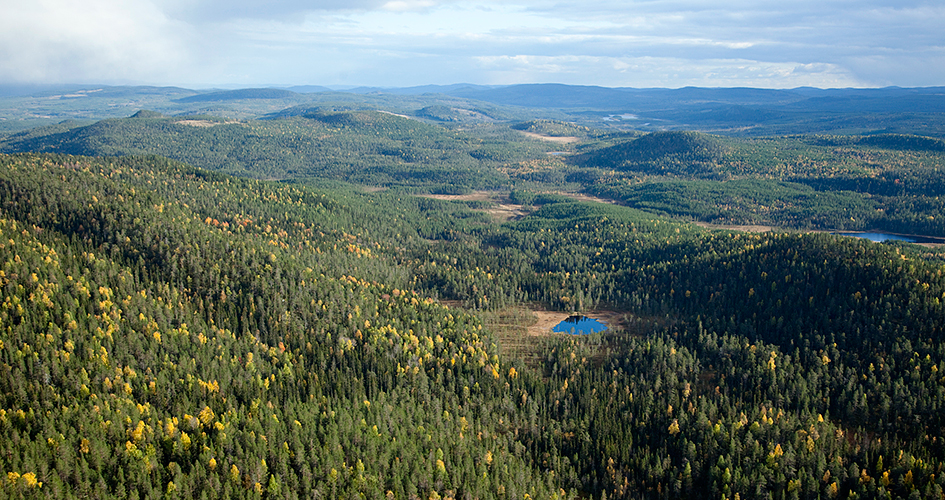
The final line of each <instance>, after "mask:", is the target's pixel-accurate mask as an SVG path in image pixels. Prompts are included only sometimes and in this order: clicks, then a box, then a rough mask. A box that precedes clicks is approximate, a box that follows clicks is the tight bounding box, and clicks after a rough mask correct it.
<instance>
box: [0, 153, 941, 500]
mask: <svg viewBox="0 0 945 500" xmlns="http://www.w3.org/2000/svg"><path fill="white" fill-rule="evenodd" d="M531 201H532V202H533V203H534V204H535V205H536V209H535V211H534V212H533V213H531V215H529V216H527V217H524V218H522V219H521V220H518V221H515V222H512V223H509V224H503V225H500V224H496V223H494V222H493V221H492V220H491V218H490V217H489V216H488V215H487V214H485V213H483V212H481V211H479V210H478V209H480V208H482V207H481V206H479V205H476V204H470V203H451V202H443V201H438V200H430V199H419V198H415V197H411V196H408V195H406V194H405V193H404V192H403V191H398V190H396V189H391V190H388V191H385V192H378V193H373V194H367V193H364V192H361V191H358V190H356V189H354V188H351V187H350V186H345V185H342V184H337V185H334V186H332V188H331V189H325V188H312V187H308V186H306V185H303V184H280V183H271V182H265V181H259V180H250V179H241V178H235V177H230V176H227V175H224V174H220V173H214V172H209V171H206V170H201V169H197V168H194V167H190V166H187V165H184V164H180V163H177V162H175V161H172V160H167V159H164V158H159V157H152V156H148V157H136V156H128V157H122V158H91V157H78V156H65V155H61V156H60V155H33V154H29V155H12V156H0V232H2V238H0V262H3V264H2V268H0V288H2V290H3V297H2V306H0V325H2V327H3V328H2V329H0V435H2V438H0V472H2V473H4V474H5V475H6V476H5V478H4V482H3V485H2V486H0V488H2V490H0V491H2V492H3V496H8V497H24V498H42V497H50V498H79V497H82V498H88V497H94V498H129V497H131V498H157V497H175V496H176V497H181V498H223V497H227V498H228V497H241V498H242V497H245V498H260V497H265V498H308V497H324V498H348V497H358V496H361V497H364V498H497V499H498V498H518V499H522V498H579V497H582V498H583V497H592V498H604V497H606V498H641V497H647V498H649V497H653V498H666V497H693V498H695V497H699V498H703V497H714V498H723V497H724V498H735V497H736V496H738V497H739V498H768V497H771V498H825V497H831V498H832V497H840V498H853V497H860V498H867V497H883V498H886V497H893V498H911V497H919V498H941V495H942V492H943V489H942V487H943V484H945V476H943V474H942V468H943V461H945V456H943V449H945V448H943V446H942V443H943V439H945V421H943V415H945V412H943V403H945V377H943V376H942V372H941V371H940V368H941V367H942V366H943V363H945V339H943V332H942V326H943V324H945V305H943V303H942V302H943V300H945V277H943V276H942V274H943V270H945V268H943V259H942V256H941V254H938V253H936V252H934V251H929V250H926V249H922V248H919V247H913V246H908V245H906V246H901V245H885V244H884V245H875V244H871V243H868V242H862V241H855V240H851V239H841V238H838V237H834V236H830V235H823V234H821V235H798V234H795V235H792V234H771V235H743V234H732V233H707V232H703V231H700V230H697V229H695V228H693V227H692V226H689V225H685V224H680V223H676V222H672V221H669V220H666V219H661V218H658V217H655V216H653V215H649V214H647V213H644V212H640V211H637V210H634V209H630V208H626V207H618V206H610V205H602V204H592V203H575V202H572V201H570V200H568V199H567V198H563V197H553V196H543V197H537V198H533V199H532V200H531ZM446 299H451V300H455V301H460V303H462V304H463V305H464V307H462V308H459V307H451V306H449V307H448V306H446V305H444V304H443V301H444V300H446ZM523 304H535V305H540V306H542V307H545V308H552V309H560V310H565V311H570V310H591V309H594V308H608V309H611V310H613V311H617V312H619V313H620V314H622V315H623V316H624V320H623V321H622V322H621V324H620V325H619V326H620V328H618V329H616V331H614V332H612V333H609V334H607V335H603V336H601V335H596V336H590V337H586V338H585V337H582V338H573V337H571V338H550V337H549V338H544V339H535V338H531V339H530V338H527V337H521V338H520V339H519V340H522V341H525V345H526V347H527V352H523V351H522V349H521V342H520V345H519V348H518V350H515V351H513V350H512V349H510V348H509V345H508V344H506V342H507V334H504V335H506V336H505V337H500V336H499V335H498V331H497V330H498V328H500V327H501V324H500V323H501V321H496V320H495V318H500V319H501V318H506V317H508V315H509V313H510V311H511V312H513V313H514V311H515V310H516V309H515V308H517V307H521V306H522V305H523ZM526 361H527V363H526Z"/></svg>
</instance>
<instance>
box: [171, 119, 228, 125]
mask: <svg viewBox="0 0 945 500" xmlns="http://www.w3.org/2000/svg"><path fill="white" fill-rule="evenodd" d="M174 123H177V124H180V125H187V126H190V127H216V126H217V125H232V124H234V123H239V122H238V121H236V120H226V121H223V122H213V121H210V120H178V121H176V122H174Z"/></svg>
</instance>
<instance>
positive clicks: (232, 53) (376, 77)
mask: <svg viewBox="0 0 945 500" xmlns="http://www.w3.org/2000/svg"><path fill="white" fill-rule="evenodd" d="M943 28H945V4H943V3H942V2H941V1H940V0H935V1H924V0H817V1H813V0H798V1H784V0H777V1H771V0H751V1H747V0H730V1H728V2H725V3H724V6H723V3H722V2H718V1H711V2H710V1H701V0H670V1H661V0H660V1H657V0H644V1H639V0H629V1H626V0H623V1H614V0H586V1H583V2H570V3H555V2H545V1H532V0H511V1H487V0H480V1H440V0H345V1H343V0H315V1H312V0H309V1H301V0H274V1H266V2H258V1H249V0H134V1H131V0H30V1H23V0H0V83H18V84H19V83H100V84H148V85H180V86H185V87H197V88H205V87H213V86H216V87H248V86H261V85H370V86H389V87H395V86H396V87H405V86H413V85H424V84H451V83H460V82H468V83H477V84H514V83H547V82H555V83H566V84H579V85H601V86H608V87H670V88H677V87H683V86H704V87H741V86H745V87H766V88H792V87H798V86H814V87H883V86H888V85H898V86H903V87H916V86H938V85H945V29H943Z"/></svg>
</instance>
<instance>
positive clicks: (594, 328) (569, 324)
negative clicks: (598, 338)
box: [551, 316, 607, 335]
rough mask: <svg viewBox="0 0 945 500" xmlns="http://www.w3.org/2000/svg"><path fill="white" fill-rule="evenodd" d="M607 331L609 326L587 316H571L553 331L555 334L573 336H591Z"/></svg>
mask: <svg viewBox="0 0 945 500" xmlns="http://www.w3.org/2000/svg"><path fill="white" fill-rule="evenodd" d="M606 329H607V325H605V324H603V323H601V322H600V321H597V320H596V319H594V318H588V317H587V316H571V317H570V318H568V319H566V320H564V321H562V322H561V323H558V324H557V325H556V326H555V327H554V328H552V329H551V331H553V332H558V333H570V334H572V335H590V334H592V333H597V332H602V331H604V330H606Z"/></svg>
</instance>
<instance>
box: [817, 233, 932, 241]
mask: <svg viewBox="0 0 945 500" xmlns="http://www.w3.org/2000/svg"><path fill="white" fill-rule="evenodd" d="M833 234H836V235H839V236H852V237H854V238H864V239H867V240H870V241H873V242H876V243H882V242H884V241H904V242H906V243H945V238H935V237H922V236H902V235H899V234H889V233H833Z"/></svg>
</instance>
